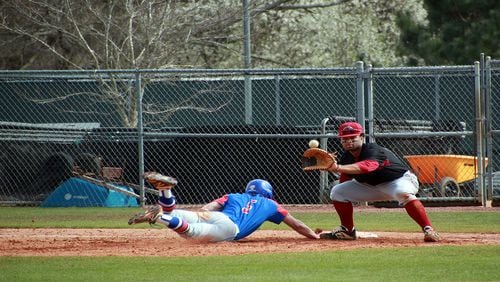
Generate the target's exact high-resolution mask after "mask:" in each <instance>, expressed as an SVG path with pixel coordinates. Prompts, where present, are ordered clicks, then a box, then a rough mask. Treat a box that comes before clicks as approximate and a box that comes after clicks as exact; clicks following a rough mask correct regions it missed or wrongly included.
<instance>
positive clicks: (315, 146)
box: [309, 139, 319, 148]
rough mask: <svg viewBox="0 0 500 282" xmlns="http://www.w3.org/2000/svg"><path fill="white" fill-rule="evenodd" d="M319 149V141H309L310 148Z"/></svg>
mask: <svg viewBox="0 0 500 282" xmlns="http://www.w3.org/2000/svg"><path fill="white" fill-rule="evenodd" d="M318 147H319V141H318V140H314V139H313V140H311V141H309V148H318Z"/></svg>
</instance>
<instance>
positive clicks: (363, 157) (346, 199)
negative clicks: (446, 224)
mask: <svg viewBox="0 0 500 282" xmlns="http://www.w3.org/2000/svg"><path fill="white" fill-rule="evenodd" d="M338 136H339V137H340V142H341V145H342V148H343V149H344V153H343V154H342V155H341V157H340V160H339V161H338V162H337V161H336V159H335V157H336V155H335V154H333V153H328V152H326V151H324V150H321V149H318V148H312V149H308V150H307V151H306V152H304V157H305V159H304V160H305V165H304V170H306V171H309V170H317V169H319V170H325V171H329V172H337V173H340V179H339V182H340V183H339V184H337V185H335V186H334V187H333V188H332V190H331V193H330V198H331V199H332V202H333V206H334V207H335V210H336V211H337V214H338V215H339V217H340V224H341V225H340V227H339V228H337V229H335V230H333V231H332V232H328V233H323V234H321V235H320V237H321V238H322V239H334V240H355V239H356V229H355V228H354V219H353V205H352V202H372V201H387V200H397V201H398V202H399V204H400V205H401V206H403V207H404V208H405V210H406V212H407V213H408V215H409V216H410V217H411V218H412V219H413V220H414V221H415V222H416V223H417V224H418V225H420V227H421V228H422V231H423V233H424V241H426V242H437V241H439V240H441V237H440V235H439V234H438V233H437V232H436V231H434V228H433V227H432V224H431V221H430V220H429V218H428V217H427V213H426V211H425V208H424V206H423V205H422V203H421V202H420V200H418V199H417V197H416V196H415V194H416V193H417V192H418V180H417V177H416V176H415V174H413V173H412V172H411V171H410V170H409V167H408V166H407V165H406V164H405V163H404V162H402V161H401V160H400V159H399V158H398V157H397V156H396V155H395V154H394V153H393V152H391V151H390V150H388V149H387V148H384V147H382V146H380V145H377V144H374V143H368V144H365V142H364V133H363V128H362V126H361V125H360V124H359V123H356V122H345V123H343V124H341V125H340V127H339V133H338Z"/></svg>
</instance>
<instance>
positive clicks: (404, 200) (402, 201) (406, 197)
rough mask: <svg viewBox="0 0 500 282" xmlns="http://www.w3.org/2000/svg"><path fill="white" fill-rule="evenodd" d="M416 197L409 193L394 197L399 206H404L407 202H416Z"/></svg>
mask: <svg viewBox="0 0 500 282" xmlns="http://www.w3.org/2000/svg"><path fill="white" fill-rule="evenodd" d="M416 199H417V196H415V195H414V194H410V193H399V194H397V195H396V200H397V201H398V202H399V205H400V206H403V207H404V206H406V204H408V203H409V202H411V201H413V200H416Z"/></svg>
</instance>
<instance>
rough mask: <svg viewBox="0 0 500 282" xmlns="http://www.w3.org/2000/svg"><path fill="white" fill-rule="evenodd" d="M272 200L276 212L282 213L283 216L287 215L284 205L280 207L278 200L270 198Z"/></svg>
mask: <svg viewBox="0 0 500 282" xmlns="http://www.w3.org/2000/svg"><path fill="white" fill-rule="evenodd" d="M272 201H273V202H275V203H276V205H277V206H278V212H279V213H280V214H282V215H283V217H286V216H287V215H288V211H287V210H286V209H285V208H284V207H282V206H281V205H280V204H278V202H276V201H275V200H272Z"/></svg>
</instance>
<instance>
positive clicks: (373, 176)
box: [339, 143, 410, 185]
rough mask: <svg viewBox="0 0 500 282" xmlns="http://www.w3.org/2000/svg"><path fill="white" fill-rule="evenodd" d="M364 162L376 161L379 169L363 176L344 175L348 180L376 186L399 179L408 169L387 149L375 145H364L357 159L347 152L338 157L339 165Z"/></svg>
mask: <svg viewBox="0 0 500 282" xmlns="http://www.w3.org/2000/svg"><path fill="white" fill-rule="evenodd" d="M364 160H373V161H377V162H378V164H379V167H378V168H377V169H376V170H375V171H372V172H369V173H365V174H346V175H347V176H349V177H350V178H354V179H356V180H357V181H358V182H362V183H367V184H370V185H377V184H380V183H384V182H389V181H392V180H395V179H398V178H400V177H401V176H403V174H405V172H407V171H408V170H409V169H410V168H409V167H408V166H407V165H406V163H404V162H403V161H402V160H401V159H400V158H398V156H396V155H395V154H394V153H393V152H391V151H390V150H389V149H387V148H384V147H382V146H380V145H378V144H375V143H367V144H366V143H365V144H363V146H362V147H361V154H360V155H359V159H357V160H356V159H354V156H353V155H351V153H349V152H344V153H343V154H342V156H341V157H340V160H339V164H341V165H348V164H353V163H356V162H360V161H364Z"/></svg>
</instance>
